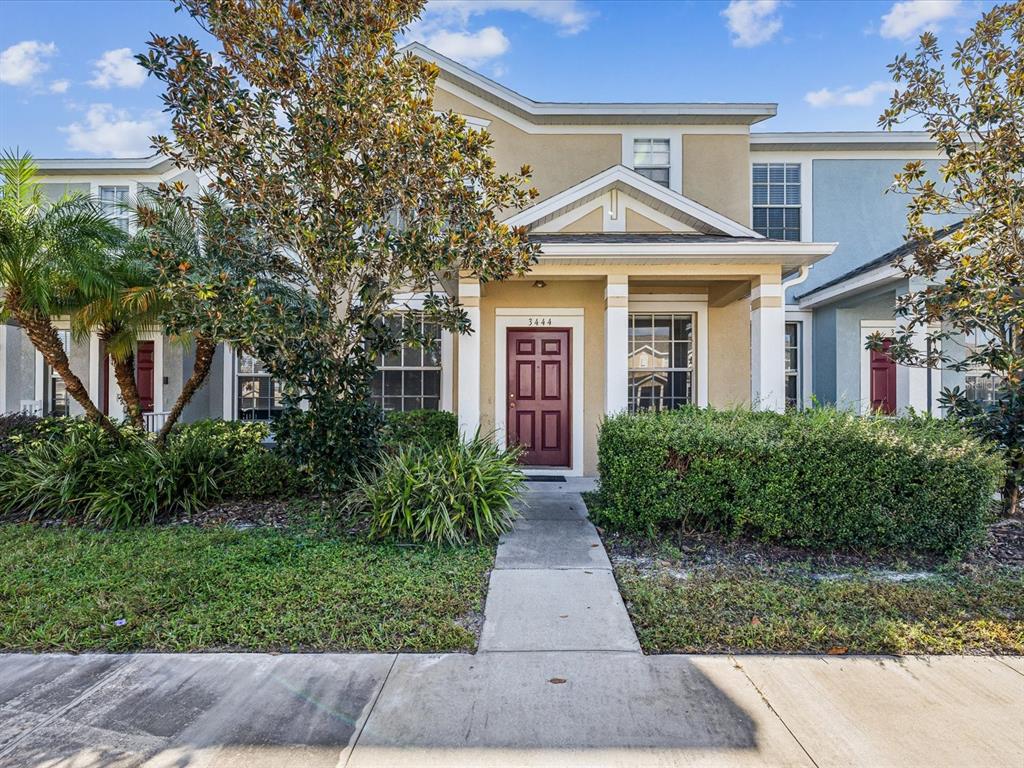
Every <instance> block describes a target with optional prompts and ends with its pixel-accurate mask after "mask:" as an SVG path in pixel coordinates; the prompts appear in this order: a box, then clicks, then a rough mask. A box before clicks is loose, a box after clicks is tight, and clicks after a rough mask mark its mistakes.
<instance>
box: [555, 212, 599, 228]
mask: <svg viewBox="0 0 1024 768" xmlns="http://www.w3.org/2000/svg"><path fill="white" fill-rule="evenodd" d="M558 231H559V232H603V231H604V210H603V209H602V208H595V209H594V210H592V211H591V212H590V213H587V214H584V215H583V216H582V217H580V218H578V219H576V221H573V222H570V223H569V224H567V225H565V226H564V227H562V228H561V229H560V230H558Z"/></svg>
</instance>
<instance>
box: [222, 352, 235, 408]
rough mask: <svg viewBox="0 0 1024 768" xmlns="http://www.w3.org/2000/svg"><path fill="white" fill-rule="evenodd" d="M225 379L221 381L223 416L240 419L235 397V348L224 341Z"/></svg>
mask: <svg viewBox="0 0 1024 768" xmlns="http://www.w3.org/2000/svg"><path fill="white" fill-rule="evenodd" d="M223 349H224V360H223V363H222V364H223V366H224V369H223V370H224V381H223V382H221V398H222V399H221V418H222V419H224V421H237V420H238V401H237V400H236V399H235V348H234V347H232V346H231V345H230V344H228V343H227V342H225V343H224V346H223Z"/></svg>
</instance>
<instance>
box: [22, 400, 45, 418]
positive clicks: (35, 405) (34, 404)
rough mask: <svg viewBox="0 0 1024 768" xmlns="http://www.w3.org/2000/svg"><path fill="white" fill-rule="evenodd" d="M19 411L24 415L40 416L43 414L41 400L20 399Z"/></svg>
mask: <svg viewBox="0 0 1024 768" xmlns="http://www.w3.org/2000/svg"><path fill="white" fill-rule="evenodd" d="M20 412H21V414H22V415H24V416H42V415H43V401H42V400H22V401H21V409H20Z"/></svg>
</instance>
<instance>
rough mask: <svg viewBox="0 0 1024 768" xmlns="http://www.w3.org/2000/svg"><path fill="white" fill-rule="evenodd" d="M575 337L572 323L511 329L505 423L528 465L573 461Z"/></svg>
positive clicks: (548, 464)
mask: <svg viewBox="0 0 1024 768" xmlns="http://www.w3.org/2000/svg"><path fill="white" fill-rule="evenodd" d="M571 339H572V330H571V329H569V328H548V329H545V330H533V329H528V328H509V329H508V337H507V344H506V349H507V350H508V360H507V361H506V371H507V372H508V387H507V391H508V393H509V395H508V404H507V418H506V420H505V423H506V424H507V425H508V443H509V445H515V444H518V445H520V446H522V448H523V456H522V459H521V461H522V463H523V464H530V465H537V466H548V467H568V466H569V464H570V457H571V455H572V452H571V442H572V440H571V435H572V425H571V417H570V407H571V402H570V401H571V394H570V381H571V378H570V375H569V372H570V368H571V365H570V360H571V358H570V355H571V354H572V351H571V347H572V344H571Z"/></svg>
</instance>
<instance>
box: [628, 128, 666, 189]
mask: <svg viewBox="0 0 1024 768" xmlns="http://www.w3.org/2000/svg"><path fill="white" fill-rule="evenodd" d="M671 167H672V159H671V151H670V148H669V140H668V139H633V170H634V171H636V172H637V173H639V174H640V175H641V176H646V177H647V178H648V179H650V180H651V181H653V182H655V183H657V184H661V186H663V187H667V186H668V176H669V170H670V169H671Z"/></svg>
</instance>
